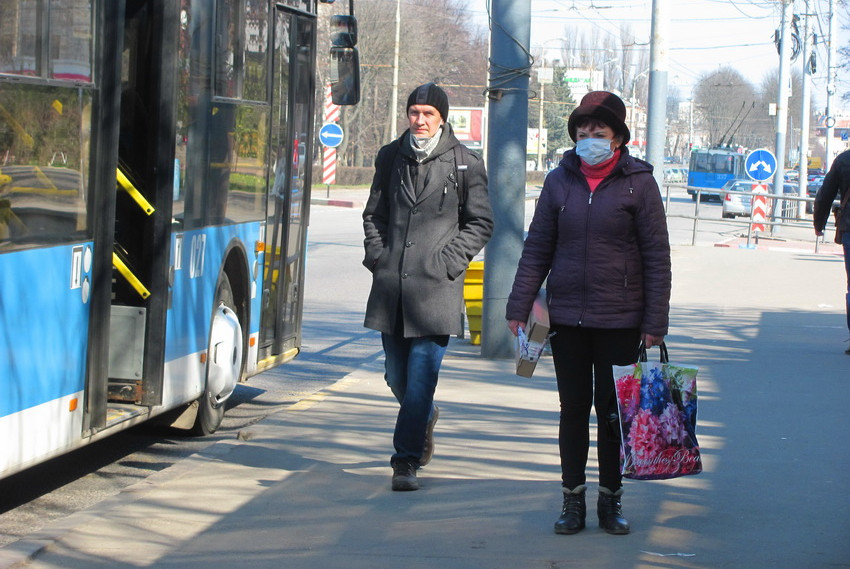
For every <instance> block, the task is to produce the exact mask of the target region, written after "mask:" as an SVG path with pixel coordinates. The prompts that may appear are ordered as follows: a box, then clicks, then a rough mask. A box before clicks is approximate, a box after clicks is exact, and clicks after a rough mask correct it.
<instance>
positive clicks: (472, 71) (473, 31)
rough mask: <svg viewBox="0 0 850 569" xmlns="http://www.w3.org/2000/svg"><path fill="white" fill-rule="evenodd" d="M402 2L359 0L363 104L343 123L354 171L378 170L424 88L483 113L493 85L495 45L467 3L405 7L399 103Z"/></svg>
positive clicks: (429, 1)
mask: <svg viewBox="0 0 850 569" xmlns="http://www.w3.org/2000/svg"><path fill="white" fill-rule="evenodd" d="M396 6H397V4H396V2H389V1H388V0H358V2H357V20H358V27H359V35H360V41H359V43H358V48H359V49H360V62H361V88H362V89H361V90H362V97H361V101H360V103H359V104H358V105H357V106H354V107H345V108H343V111H342V117H341V122H342V126H343V129H344V130H345V133H346V140H345V142H344V144H343V145H341V146H340V148H339V149H338V152H339V154H338V156H339V160H340V162H341V163H342V164H344V165H347V166H371V165H372V161H373V160H374V157H375V155H376V154H377V152H378V149H379V148H380V147H381V146H382V145H384V144H386V143H388V142H389V138H390V132H391V128H392V121H396V127H397V132H403V131H404V129H405V128H406V127H407V123H406V121H405V120H404V117H403V110H404V109H403V106H404V103H405V101H406V100H407V96H408V94H409V93H410V91H412V90H413V89H414V88H415V87H416V86H417V85H421V84H422V83H427V82H429V81H433V82H434V83H437V84H438V85H440V86H441V87H442V88H443V89H445V91H446V92H447V94H448V95H449V102H450V104H451V106H455V107H457V106H478V107H480V106H483V105H484V91H485V88H486V81H487V56H488V53H487V38H486V36H485V35H484V31H483V30H480V29H478V28H473V27H472V26H471V24H470V21H469V18H468V12H466V11H465V10H464V7H465V5H464V4H463V3H462V1H461V0H416V1H415V2H414V1H411V0H402V1H401V3H400V14H401V18H400V26H401V27H400V41H399V44H398V49H399V69H398V100H397V101H393V100H392V99H393V97H392V92H393V61H394V53H395V47H396V45H395V44H396V42H395V14H396Z"/></svg>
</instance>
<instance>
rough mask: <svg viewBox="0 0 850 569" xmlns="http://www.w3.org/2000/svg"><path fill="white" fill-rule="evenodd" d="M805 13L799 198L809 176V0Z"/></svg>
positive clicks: (800, 210) (802, 205)
mask: <svg viewBox="0 0 850 569" xmlns="http://www.w3.org/2000/svg"><path fill="white" fill-rule="evenodd" d="M805 6H806V13H805V14H804V15H803V38H802V39H803V50H802V53H801V54H800V55H801V57H802V58H803V108H802V109H801V110H800V164H799V168H798V172H799V174H798V177H799V180H800V194H799V195H800V197H801V198H804V197H806V185H807V184H808V176H809V122H810V121H809V118H810V116H811V107H812V74H811V69H812V68H811V66H810V65H809V54H810V53H811V49H810V48H811V43H810V38H809V0H806V4H805ZM805 213H806V202H804V201H799V202H797V217H800V218H802V217H803V215H805Z"/></svg>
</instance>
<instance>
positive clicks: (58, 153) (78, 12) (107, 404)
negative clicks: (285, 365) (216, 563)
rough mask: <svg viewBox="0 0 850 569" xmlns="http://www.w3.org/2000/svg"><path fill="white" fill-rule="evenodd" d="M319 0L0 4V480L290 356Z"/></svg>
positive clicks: (339, 53)
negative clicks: (1, 441) (0, 441)
mask: <svg viewBox="0 0 850 569" xmlns="http://www.w3.org/2000/svg"><path fill="white" fill-rule="evenodd" d="M329 1H332V0H329ZM352 2H353V0H352ZM318 7H319V6H318V5H317V0H285V1H273V0H3V1H0V22H3V24H2V27H3V32H2V33H0V319H2V320H0V434H2V438H3V443H2V444H0V478H3V477H6V476H9V475H10V474H13V473H15V472H18V471H20V470H23V469H25V468H27V467H29V466H31V465H34V464H37V463H39V462H42V461H44V460H47V459H49V458H51V457H54V456H58V455H60V454H62V453H65V452H68V451H70V450H72V449H75V448H77V447H80V446H83V445H85V444H88V443H91V442H93V441H95V440H98V439H100V438H102V437H105V436H107V435H109V434H111V433H115V432H117V431H119V430H122V429H126V428H128V427H130V426H132V425H135V424H137V423H139V422H141V421H145V420H147V419H150V418H152V417H154V416H161V418H163V419H166V418H167V419H168V420H169V422H173V424H174V425H175V426H177V427H180V428H185V429H188V430H191V431H193V432H195V433H197V434H208V433H211V432H213V431H215V430H216V429H217V428H218V427H219V425H220V424H221V421H222V417H223V414H224V403H225V401H226V400H227V398H228V396H229V395H230V394H231V393H232V392H233V390H234V389H235V387H236V385H237V383H238V382H239V381H244V380H245V379H247V378H248V377H249V376H251V375H253V374H256V373H259V372H260V371H262V370H264V369H268V368H270V367H273V366H276V365H278V364H280V363H282V362H285V361H288V360H290V359H291V358H293V357H294V356H295V355H296V354H297V353H298V351H299V349H300V345H301V314H302V299H303V283H304V263H305V247H306V229H307V221H308V218H309V203H310V176H311V164H310V158H309V157H311V156H312V155H313V152H312V147H313V144H314V140H313V139H314V132H313V131H314V127H313V125H314V122H315V120H314V111H315V108H314V107H315V106H316V105H315V99H316V93H317V91H318V90H319V89H317V79H316V76H317V68H316V52H317V27H318V26H319V18H318ZM352 8H353V5H352ZM331 18H332V19H333V22H332V24H333V25H334V26H335V27H336V29H338V30H339V29H341V28H351V30H352V31H354V30H356V22H355V21H354V19H353V14H348V15H336V16H331ZM354 37H355V36H354V33H348V34H346V33H338V34H336V35H335V37H334V39H335V41H336V45H334V46H333V47H331V55H332V57H331V60H332V62H333V63H332V65H333V66H334V67H333V69H332V73H331V75H332V76H333V77H336V78H337V79H338V81H337V82H336V83H334V84H333V85H331V88H332V91H333V93H334V102H335V103H338V104H353V103H356V102H357V100H358V99H359V74H358V73H359V72H358V59H359V57H358V54H357V51H356V48H355V47H354V45H353V42H352V41H351V40H352V38H354Z"/></svg>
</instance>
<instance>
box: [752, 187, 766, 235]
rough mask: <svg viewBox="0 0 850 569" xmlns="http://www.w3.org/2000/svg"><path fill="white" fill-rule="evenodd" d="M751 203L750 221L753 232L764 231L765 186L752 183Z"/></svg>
mask: <svg viewBox="0 0 850 569" xmlns="http://www.w3.org/2000/svg"><path fill="white" fill-rule="evenodd" d="M753 193H755V195H754V196H753V203H752V207H751V209H750V223H751V228H752V231H753V233H755V232H757V231H762V232H763V231H765V222H766V221H767V188H766V187H765V186H763V185H762V184H753Z"/></svg>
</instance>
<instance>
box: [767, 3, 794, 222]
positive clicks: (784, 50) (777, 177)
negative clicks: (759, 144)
mask: <svg viewBox="0 0 850 569" xmlns="http://www.w3.org/2000/svg"><path fill="white" fill-rule="evenodd" d="M792 5H793V0H783V2H782V30H781V33H780V39H779V89H778V93H777V95H776V152H775V154H776V172H775V173H774V176H773V195H774V200H773V208H772V209H773V212H772V214H771V218H773V220H774V221H775V220H776V217H777V213H779V214H780V215H781V213H782V212H781V211H779V212H777V211H776V210H777V209H780V210H781V208H782V202H781V201H780V200H781V197H782V192H783V190H784V187H785V137H786V133H787V130H788V78H789V72H788V71H789V67H790V62H791V41H790V40H791V10H792ZM777 206H779V207H777ZM770 232H771V234H776V233H778V232H779V227H778V226H776V225H771V226H770Z"/></svg>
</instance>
